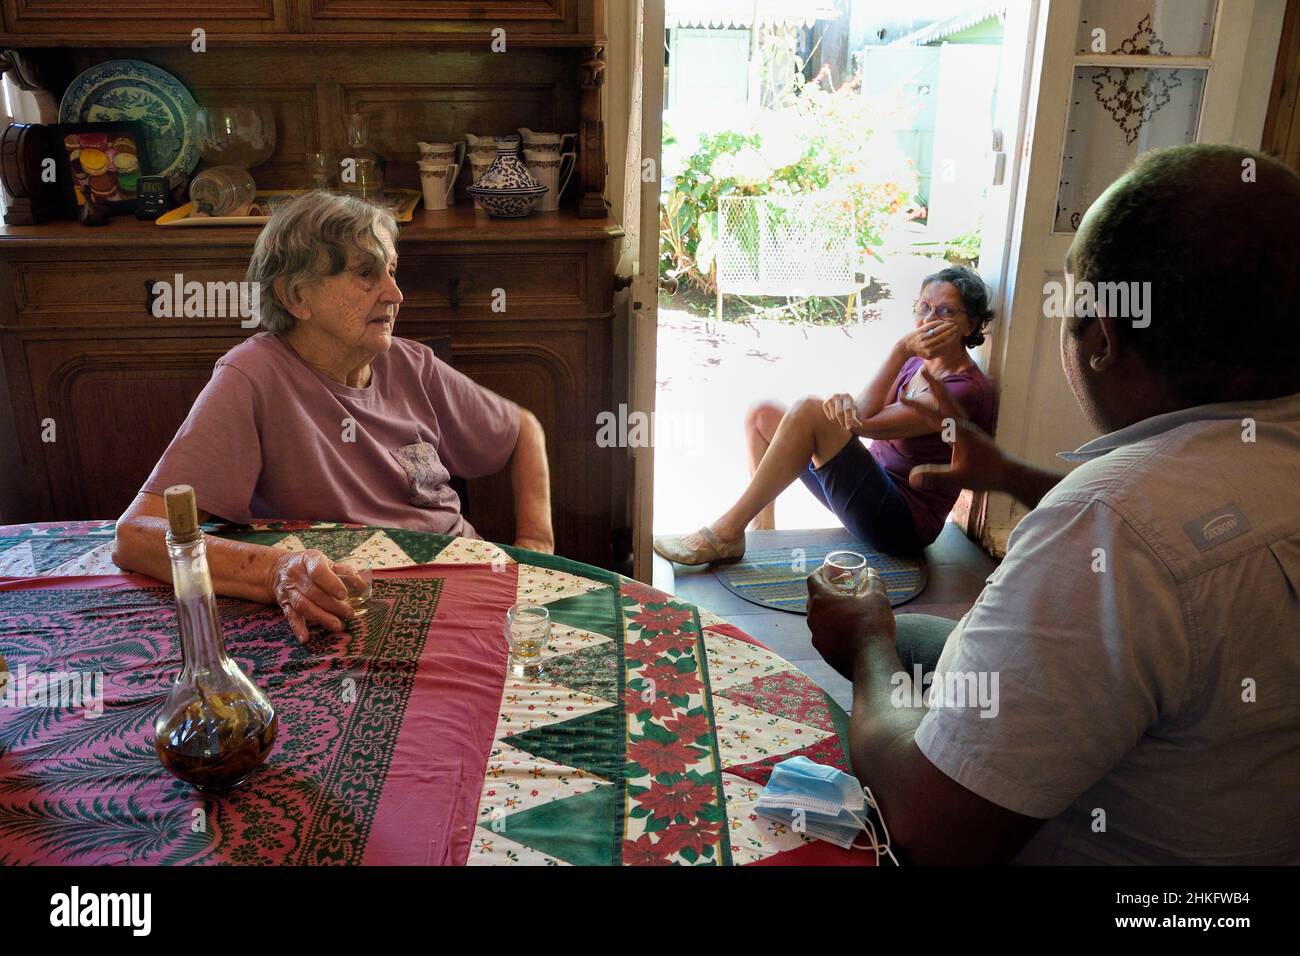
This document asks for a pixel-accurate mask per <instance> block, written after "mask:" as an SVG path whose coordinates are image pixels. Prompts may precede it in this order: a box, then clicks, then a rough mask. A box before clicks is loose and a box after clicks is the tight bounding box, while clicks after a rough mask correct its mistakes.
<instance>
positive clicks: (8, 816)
mask: <svg viewBox="0 0 1300 956" xmlns="http://www.w3.org/2000/svg"><path fill="white" fill-rule="evenodd" d="M114 524H115V523H114V522H113V521H111V520H108V521H73V522H59V523H42V524H23V525H9V526H0V655H2V656H3V660H4V666H5V667H7V674H5V673H0V683H3V692H2V693H0V865H14V864H56V865H58V864H69V865H85V864H92V865H94V864H118V865H120V864H128V865H138V864H144V865H154V864H255V865H256V864H293V865H302V864H381V865H382V864H392V865H410V864H414V865H424V864H435V865H472V866H478V865H519V864H526V865H673V864H675V865H684V866H717V865H724V866H730V865H772V864H777V865H780V864H794V865H873V864H874V863H875V857H874V854H872V853H871V852H870V851H866V850H844V849H841V848H839V847H837V846H834V845H832V844H829V843H826V842H823V841H818V840H812V839H809V838H807V837H806V836H804V835H803V834H801V833H798V832H793V831H792V829H791V827H789V826H788V825H786V824H783V823H781V822H780V821H778V820H774V819H771V818H768V817H765V816H763V815H761V814H759V813H756V812H755V809H754V804H755V801H756V800H757V799H758V797H759V795H760V794H761V793H762V791H763V787H764V785H765V784H766V782H767V779H768V776H769V775H770V774H771V771H772V767H773V766H774V765H776V764H777V763H780V762H781V761H783V760H786V759H788V758H790V757H794V756H800V755H802V756H806V757H808V758H810V759H812V760H815V761H817V762H819V763H823V764H828V765H831V766H835V767H838V768H840V769H841V770H845V771H849V772H851V768H850V766H849V762H848V747H847V740H848V718H847V716H846V715H845V713H844V711H843V710H842V709H841V708H840V707H839V706H838V705H837V704H836V703H835V702H834V701H833V700H832V699H831V698H830V697H829V695H828V694H826V693H825V692H824V691H823V690H822V689H821V688H819V687H818V686H817V685H816V684H815V683H814V682H813V681H812V680H810V679H809V678H808V677H807V676H806V675H804V674H802V673H800V672H799V670H798V669H797V668H795V667H794V666H793V665H791V664H790V663H789V662H787V661H785V660H783V659H782V658H780V657H779V656H777V655H776V654H774V653H772V652H771V651H770V650H768V649H767V648H765V647H764V646H763V645H762V644H760V643H759V642H758V641H755V640H754V639H752V638H750V637H749V636H748V635H746V634H745V633H744V632H742V631H741V630H740V629H739V628H737V627H735V626H733V625H731V624H728V623H727V622H726V621H724V620H722V619H721V618H719V617H718V616H716V615H714V614H711V613H709V612H708V611H706V610H703V609H701V608H698V607H696V606H694V605H693V604H691V603H689V602H687V601H683V600H681V599H679V598H676V597H674V596H672V595H670V594H666V593H664V592H662V591H658V590H655V589H654V588H651V587H649V586H647V585H645V584H642V583H640V582H638V581H635V580H632V579H630V578H627V577H623V576H621V575H618V574H615V573H613V572H610V571H605V570H602V569H600V568H596V567H591V566H589V565H585V564H579V563H577V562H574V561H570V560H567V559H565V558H562V557H558V556H555V555H549V554H541V553H537V552H533V551H527V550H524V549H520V548H513V547H509V546H504V545H497V544H493V543H490V542H487V541H480V540H471V539H467V538H457V537H449V536H446V535H438V534H431V533H427V532H419V531H405V530H400V529H393V528H387V529H384V528H371V527H364V526H361V525H350V524H327V523H320V522H288V521H283V522H276V521H271V522H264V523H259V524H255V525H243V526H235V525H229V524H209V525H206V526H205V531H206V532H207V533H208V534H209V535H212V536H215V537H221V538H227V539H231V540H236V541H245V542H252V543H256V544H261V545H266V546H269V547H272V548H278V549H282V550H286V551H300V550H305V549H317V550H319V551H321V552H323V553H324V554H325V555H327V556H328V557H329V558H331V559H332V560H336V561H341V560H344V559H346V558H349V557H366V558H369V559H370V560H371V562H372V563H373V567H374V569H375V574H374V586H373V594H372V596H371V599H370V601H369V603H368V605H367V606H368V611H367V613H366V614H365V615H364V616H361V617H358V618H356V619H355V620H353V621H350V622H348V625H347V627H346V629H345V630H344V631H342V632H338V633H333V632H329V631H326V630H323V629H320V628H313V629H312V632H311V636H310V639H309V640H308V641H307V642H306V643H305V644H302V643H299V641H298V640H297V639H296V638H295V637H294V635H293V632H292V631H291V629H290V627H289V624H288V622H287V621H286V620H285V618H284V616H283V614H282V613H281V611H280V610H279V608H277V607H274V606H269V605H266V604H259V603H256V602H251V601H247V600H242V599H238V598H228V597H222V598H219V600H218V605H219V609H220V614H221V622H222V627H223V630H224V635H225V643H226V648H227V650H228V652H229V653H230V655H231V657H232V658H233V659H234V660H235V661H237V662H238V663H239V665H240V666H241V667H242V668H243V670H244V671H245V672H246V673H247V674H249V675H250V676H251V677H252V679H253V680H254V681H255V682H256V683H257V684H258V685H259V686H260V687H261V688H262V689H263V690H264V691H265V692H266V693H267V695H268V697H269V698H270V699H271V702H272V703H273V704H274V706H275V708H276V711H277V714H278V716H279V730H278V734H277V737H276V740H275V744H274V747H273V749H272V751H271V754H270V756H269V758H268V760H267V762H266V764H265V765H263V766H262V767H261V768H259V769H258V770H257V771H256V773H255V774H254V775H253V776H252V777H251V778H250V779H249V780H248V781H247V782H246V783H244V784H243V785H242V786H241V787H239V788H238V789H236V790H233V791H230V792H228V793H225V794H212V793H203V792H199V791H196V790H194V789H193V788H192V787H190V786H189V785H187V784H185V783H182V782H181V781H179V780H177V779H176V778H174V777H172V776H171V775H169V774H168V773H167V771H166V770H164V768H163V767H162V765H161V764H160V762H159V760H158V757H157V754H156V752H155V750H154V730H153V721H154V718H155V716H156V715H157V713H158V711H159V709H160V708H161V706H162V703H163V700H164V698H165V696H166V694H167V691H168V689H169V687H170V684H171V682H172V680H173V679H174V678H175V676H176V674H177V672H178V670H179V668H180V654H181V651H180V639H179V632H178V627H177V618H176V605H175V600H174V597H173V594H172V590H171V586H170V585H169V584H167V583H165V582H160V581H157V580H155V579H153V578H150V577H146V576H143V575H139V574H130V573H125V572H123V571H122V570H120V569H119V568H118V567H116V566H115V565H114V564H113V562H112V549H113V537H114ZM517 603H533V604H539V605H543V606H544V607H546V609H547V610H548V612H549V617H550V621H551V637H550V641H549V643H548V644H547V646H546V648H545V650H544V652H543V657H542V661H541V668H540V672H539V673H538V674H537V675H535V676H528V677H520V676H516V675H515V674H514V672H513V668H512V667H511V666H510V663H509V653H508V646H507V642H506V639H505V620H506V612H507V610H508V609H509V608H510V607H511V606H512V605H514V604H517Z"/></svg>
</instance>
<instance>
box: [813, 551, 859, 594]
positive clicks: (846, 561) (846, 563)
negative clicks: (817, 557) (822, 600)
mask: <svg viewBox="0 0 1300 956" xmlns="http://www.w3.org/2000/svg"><path fill="white" fill-rule="evenodd" d="M822 577H824V578H825V579H826V581H827V583H829V584H830V585H831V586H832V587H834V588H837V589H839V590H841V591H843V592H844V593H845V594H858V593H860V592H861V591H862V588H863V587H864V586H865V584H866V582H867V559H866V558H865V557H863V556H862V555H860V554H858V552H856V551H832V552H831V553H830V554H828V555H826V560H825V561H823V562H822Z"/></svg>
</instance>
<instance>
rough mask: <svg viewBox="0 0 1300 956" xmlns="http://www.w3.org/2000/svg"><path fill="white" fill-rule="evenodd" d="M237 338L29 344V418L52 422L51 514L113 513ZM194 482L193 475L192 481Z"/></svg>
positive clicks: (47, 454) (48, 447) (44, 444)
mask: <svg viewBox="0 0 1300 956" xmlns="http://www.w3.org/2000/svg"><path fill="white" fill-rule="evenodd" d="M235 341H236V340H221V339H155V338H148V339H145V338H141V339H131V338H116V339H102V340H99V341H86V340H84V339H81V340H73V339H54V340H50V339H46V340H42V341H32V342H28V343H26V348H25V351H26V359H27V367H28V369H29V371H30V374H31V381H32V383H33V389H34V394H33V396H32V398H33V404H34V407H35V413H36V417H37V422H36V425H37V426H38V427H42V428H43V427H44V426H45V425H48V424H49V423H53V438H54V440H53V441H44V440H42V441H41V442H40V454H41V455H42V457H43V459H44V463H45V470H46V475H47V480H48V488H49V495H50V503H51V506H52V509H51V510H52V512H53V514H52V515H51V516H50V517H57V518H116V517H117V516H118V515H120V514H121V513H122V512H123V511H124V510H125V509H126V506H127V505H128V504H130V502H131V499H132V498H134V497H135V495H136V493H137V492H138V491H139V490H140V486H141V485H142V484H144V481H145V479H146V478H148V477H149V473H150V472H151V471H152V470H153V466H154V464H155V463H156V462H157V461H158V459H159V457H160V456H161V455H162V453H163V451H164V450H165V449H166V448H167V445H168V444H169V443H170V442H171V440H172V437H173V436H174V435H175V434H176V430H177V429H178V428H179V427H180V425H181V423H182V422H183V421H184V420H185V416H186V415H187V414H188V413H189V410H190V406H191V405H193V404H194V399H195V398H197V397H198V394H199V392H200V391H202V390H203V386H204V385H206V384H207V383H208V379H210V378H211V377H212V367H213V365H214V364H215V363H216V361H217V359H218V358H220V357H221V356H222V355H224V354H225V353H226V352H227V351H228V350H229V349H230V347H231V346H232V345H234V344H235ZM30 429H31V424H30V423H29V425H28V431H29V433H30ZM47 434H48V432H47ZM200 481H201V477H200V476H196V477H195V483H196V484H197V483H199V482H200Z"/></svg>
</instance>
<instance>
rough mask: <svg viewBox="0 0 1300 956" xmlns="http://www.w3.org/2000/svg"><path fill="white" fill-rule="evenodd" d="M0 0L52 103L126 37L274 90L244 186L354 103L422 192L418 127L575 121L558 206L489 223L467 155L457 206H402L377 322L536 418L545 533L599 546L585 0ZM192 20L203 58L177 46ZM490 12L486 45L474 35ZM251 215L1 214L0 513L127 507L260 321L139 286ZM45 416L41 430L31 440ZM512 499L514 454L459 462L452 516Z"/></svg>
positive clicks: (610, 279)
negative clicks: (14, 482)
mask: <svg viewBox="0 0 1300 956" xmlns="http://www.w3.org/2000/svg"><path fill="white" fill-rule="evenodd" d="M0 14H2V15H3V19H4V23H3V32H0V49H2V50H3V51H5V52H4V53H3V54H2V55H0V69H2V68H4V67H6V66H8V67H9V68H11V69H15V70H17V71H18V73H19V74H20V77H21V81H22V82H23V83H24V84H33V85H35V86H37V87H38V88H39V89H44V90H47V91H49V92H50V93H51V94H52V95H53V97H54V99H55V101H56V102H57V101H58V99H59V97H60V96H61V95H62V92H63V90H64V89H65V88H66V87H67V85H68V84H69V83H70V82H71V80H72V79H73V78H74V77H75V76H76V75H77V74H78V73H80V72H81V71H82V70H84V69H86V68H88V67H89V66H92V65H94V64H96V63H100V62H103V61H104V60H108V59H115V58H137V59H143V60H147V61H149V62H151V63H154V64H155V65H157V66H159V67H161V68H162V69H164V70H167V71H168V72H169V73H171V74H173V75H174V76H176V77H177V78H178V79H179V80H180V81H181V82H182V83H184V84H185V85H186V87H187V88H188V89H189V90H190V91H191V93H193V95H194V97H195V99H196V101H197V102H198V103H199V105H201V106H202V105H218V104H241V103H266V104H269V105H270V106H271V109H272V111H273V112H274V114H275V116H276V129H277V147H276V152H275V154H274V155H273V156H272V157H271V159H270V160H268V161H267V162H266V163H264V164H262V165H260V166H258V167H256V168H254V169H253V175H254V178H255V179H256V180H257V182H258V185H259V186H260V187H261V188H268V189H272V188H297V187H301V186H303V185H304V183H305V180H306V176H305V172H306V156H307V154H308V153H310V152H311V151H314V150H325V151H330V152H334V153H335V154H336V155H339V154H341V153H340V150H341V148H342V147H343V142H344V141H343V133H344V117H345V116H346V115H347V114H348V113H351V112H364V113H367V114H369V115H370V116H371V118H372V121H371V139H372V142H373V145H374V147H375V148H376V149H377V150H378V151H379V153H380V154H381V155H383V156H384V157H385V158H386V159H387V162H388V172H387V181H388V183H389V184H390V185H394V186H401V187H408V188H419V180H418V171H417V169H416V160H417V158H418V150H417V148H416V141H417V140H425V141H430V142H432V141H443V142H445V141H455V140H459V139H463V138H464V134H465V133H467V132H471V133H476V134H486V135H500V134H502V133H506V132H513V131H514V130H515V129H516V128H518V127H523V126H528V127H530V128H533V129H542V130H554V131H559V132H575V133H577V134H578V140H577V151H578V158H577V168H576V170H575V173H574V176H573V182H572V183H571V186H572V188H571V189H570V190H569V192H568V193H566V195H565V196H564V197H562V200H561V208H560V210H559V211H558V212H550V213H534V214H533V215H531V216H529V217H528V218H526V219H520V220H500V219H491V218H489V217H488V216H487V215H486V214H485V213H483V212H481V211H477V210H475V209H474V208H473V206H472V203H471V201H470V199H469V197H468V196H467V195H465V193H464V189H465V187H466V186H468V185H469V181H470V180H469V170H468V169H466V170H463V171H462V175H461V178H460V179H459V181H458V186H457V188H456V199H455V203H454V205H453V206H452V207H451V208H449V209H447V210H445V211H428V210H424V209H422V208H421V209H417V211H416V213H415V216H414V220H413V221H412V222H410V223H406V224H404V225H403V226H402V228H401V235H400V237H399V241H398V254H399V272H398V283H399V285H400V286H401V288H402V293H403V295H404V296H405V301H404V303H403V305H402V308H401V312H400V315H399V319H398V326H397V332H398V334H399V335H403V336H405V337H408V338H412V339H415V340H417V341H422V342H425V343H427V344H429V345H431V346H432V347H434V348H435V349H436V350H437V351H439V353H440V354H441V355H443V356H444V357H446V358H448V359H449V360H450V361H451V362H452V363H453V364H454V365H455V366H456V367H457V368H458V369H459V370H461V371H463V372H465V373H466V374H468V375H470V376H471V377H472V378H474V379H475V380H477V381H479V382H481V383H482V384H484V385H486V386H487V387H488V388H491V389H493V390H494V391H497V392H499V393H501V394H502V395H505V396H506V397H508V398H511V399H513V400H515V401H517V402H519V403H520V404H521V405H523V406H525V407H527V408H529V409H530V410H531V411H533V412H534V413H535V414H536V415H537V416H538V418H539V419H540V420H541V422H542V425H543V427H544V428H545V429H546V434H547V446H548V452H549V455H550V462H551V489H552V506H553V516H554V524H555V532H556V547H557V550H558V551H559V552H560V553H563V554H566V555H568V556H570V557H573V558H577V559H578V560H581V561H586V562H589V563H592V564H596V565H601V566H606V567H609V566H611V565H612V563H613V562H614V561H615V560H616V557H617V556H616V555H614V554H613V550H612V549H613V542H614V541H615V540H616V539H618V538H619V537H620V536H621V534H622V532H623V530H624V529H621V528H619V527H617V525H619V524H621V523H622V519H621V517H620V518H618V519H616V518H615V517H614V515H615V512H616V511H617V510H620V509H617V508H616V506H615V504H614V503H613V502H612V501H611V500H610V499H611V495H610V487H611V480H612V478H611V476H612V474H613V471H614V468H615V467H616V460H615V459H616V456H617V451H616V450H611V449H601V448H598V447H597V446H596V443H595V421H596V416H597V414H598V413H599V412H601V411H604V410H607V409H610V408H616V407H618V402H619V401H620V400H622V401H626V398H625V397H623V398H621V399H620V397H618V396H616V395H615V394H614V384H613V383H614V376H613V373H612V370H613V368H614V366H615V363H616V362H619V361H622V359H620V358H619V357H617V356H616V355H615V352H614V342H615V336H614V328H613V323H614V308H613V295H614V287H615V276H614V267H615V264H616V262H617V258H618V252H619V245H620V240H621V238H622V236H623V230H622V229H621V227H620V226H619V225H618V223H616V222H614V221H613V220H612V219H611V218H610V216H609V212H608V204H607V203H606V202H605V199H604V188H605V143H604V128H603V125H602V122H601V92H602V86H603V80H604V76H603V70H604V47H605V32H604V3H603V2H602V0H475V2H473V3H467V2H462V0H230V2H228V3H224V4H222V5H220V7H214V5H212V4H210V3H207V2H197V0H134V2H133V3H132V4H131V5H130V6H129V7H128V8H123V7H121V5H119V4H115V3H110V2H108V0H84V2H80V3H77V4H68V3H61V2H55V0H0ZM197 26H202V27H203V28H204V29H205V30H206V33H207V36H206V39H207V45H208V46H207V51H206V52H205V53H202V54H198V53H194V52H192V51H191V49H190V42H191V35H190V30H191V29H192V28H193V27H197ZM496 27H503V28H504V29H505V30H506V52H504V53H495V52H492V50H491V41H492V39H493V35H492V30H493V29H494V28H496ZM258 231H259V230H258V229H257V228H256V227H229V228H227V227H210V228H187V227H180V228H167V227H160V226H157V225H155V224H153V223H147V222H139V221H137V220H136V219H135V218H134V217H132V216H129V215H128V216H118V217H115V218H114V219H113V220H112V221H111V222H110V223H109V224H108V225H106V226H102V227H98V228H86V227H84V226H81V225H80V224H79V223H76V222H73V221H69V220H56V221H51V222H43V223H40V224H37V225H5V226H3V227H0V352H2V353H3V359H4V367H5V372H6V374H7V378H8V386H9V396H8V397H9V401H10V403H11V405H12V408H13V417H14V421H15V423H16V429H17V439H18V445H19V448H20V449H21V452H22V456H23V464H24V469H25V474H26V476H27V482H26V487H25V488H24V489H22V491H23V494H22V497H23V499H24V500H25V501H26V502H27V506H26V508H25V509H24V513H21V514H16V515H14V516H12V518H10V519H9V520H14V521H35V520H53V519H73V518H91V517H94V518H106V517H107V518H111V517H116V516H117V515H118V514H120V513H121V511H122V510H123V509H124V508H125V507H126V505H127V504H128V503H129V501H130V500H131V498H132V497H133V496H134V494H135V492H136V491H137V490H138V488H139V487H140V485H141V483H142V482H143V480H144V478H145V477H146V476H147V475H148V472H149V471H150V469H151V468H152V466H153V464H154V462H155V461H156V460H157V458H158V456H159V455H160V454H161V452H162V450H163V449H164V448H165V447H166V445H167V443H168V442H169V441H170V440H171V438H172V436H173V434H174V433H175V431H176V429H177V427H179V425H180V423H181V422H182V420H183V419H184V417H185V415H186V413H187V412H188V410H189V408H190V405H191V404H192V403H193V401H194V398H195V397H196V396H197V395H198V393H199V391H200V390H201V389H202V387H203V386H204V384H206V382H207V380H208V379H209V377H210V376H211V373H212V366H213V363H214V362H215V361H216V360H217V359H218V358H220V357H221V355H223V354H224V353H225V352H226V351H228V350H229V349H230V348H231V347H233V346H234V345H236V344H238V342H240V341H241V340H242V339H243V338H245V337H246V336H247V335H250V334H253V333H255V332H256V331H257V330H256V329H244V328H242V327H241V325H240V322H239V320H238V318H237V317H230V318H221V317H204V318H159V317H156V316H155V315H154V314H153V311H152V309H151V303H152V296H151V290H152V288H153V286H154V284H155V283H156V282H159V281H164V282H168V283H170V282H172V281H173V277H174V276H175V275H176V273H180V274H181V275H182V276H183V281H190V280H198V281H200V282H203V281H220V282H228V281H231V280H241V279H243V277H244V274H245V272H246V270H247V267H248V257H249V254H250V252H251V250H252V247H253V243H254V242H255V241H256V238H257V235H258ZM501 292H504V294H505V297H504V302H505V307H504V310H502V309H501V308H500V305H501V295H500V293H501ZM2 418H3V416H0V419H2ZM51 420H52V421H53V422H55V423H56V425H57V429H58V440H57V441H56V442H45V441H42V430H43V428H44V423H47V422H49V421H51ZM235 452H237V450H235V449H232V453H235ZM196 480H199V479H196ZM511 500H512V499H511V493H510V487H509V477H508V475H498V476H494V477H491V478H487V479H480V480H477V481H472V482H470V483H469V504H468V508H467V512H468V514H469V517H470V519H471V521H473V523H474V525H475V527H477V528H478V529H479V530H480V532H481V533H482V534H484V536H485V537H488V538H493V539H497V540H509V539H510V537H511V535H512V533H513V513H512V506H511ZM6 517H8V516H6Z"/></svg>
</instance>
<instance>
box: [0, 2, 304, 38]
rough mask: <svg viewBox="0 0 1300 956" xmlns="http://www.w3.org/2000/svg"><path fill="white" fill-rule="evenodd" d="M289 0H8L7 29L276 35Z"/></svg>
mask: <svg viewBox="0 0 1300 956" xmlns="http://www.w3.org/2000/svg"><path fill="white" fill-rule="evenodd" d="M288 3H289V0H221V2H220V3H212V2H210V0H130V2H129V3H116V2H110V0H80V2H68V0H3V9H4V16H5V31H6V32H8V33H17V34H35V35H46V36H56V35H57V36H65V35H78V36H80V35H83V34H84V35H87V36H90V35H95V36H100V37H103V38H105V39H112V38H115V37H135V36H146V35H148V36H153V35H158V34H170V33H175V34H176V37H177V41H178V42H181V41H183V42H185V43H186V44H188V43H189V37H190V35H191V31H193V30H194V29H195V28H196V27H202V28H203V29H204V30H206V31H207V32H208V33H209V34H211V35H215V36H220V35H221V34H223V33H277V32H280V33H282V32H284V31H286V30H287V29H288V27H289V21H288Z"/></svg>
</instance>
